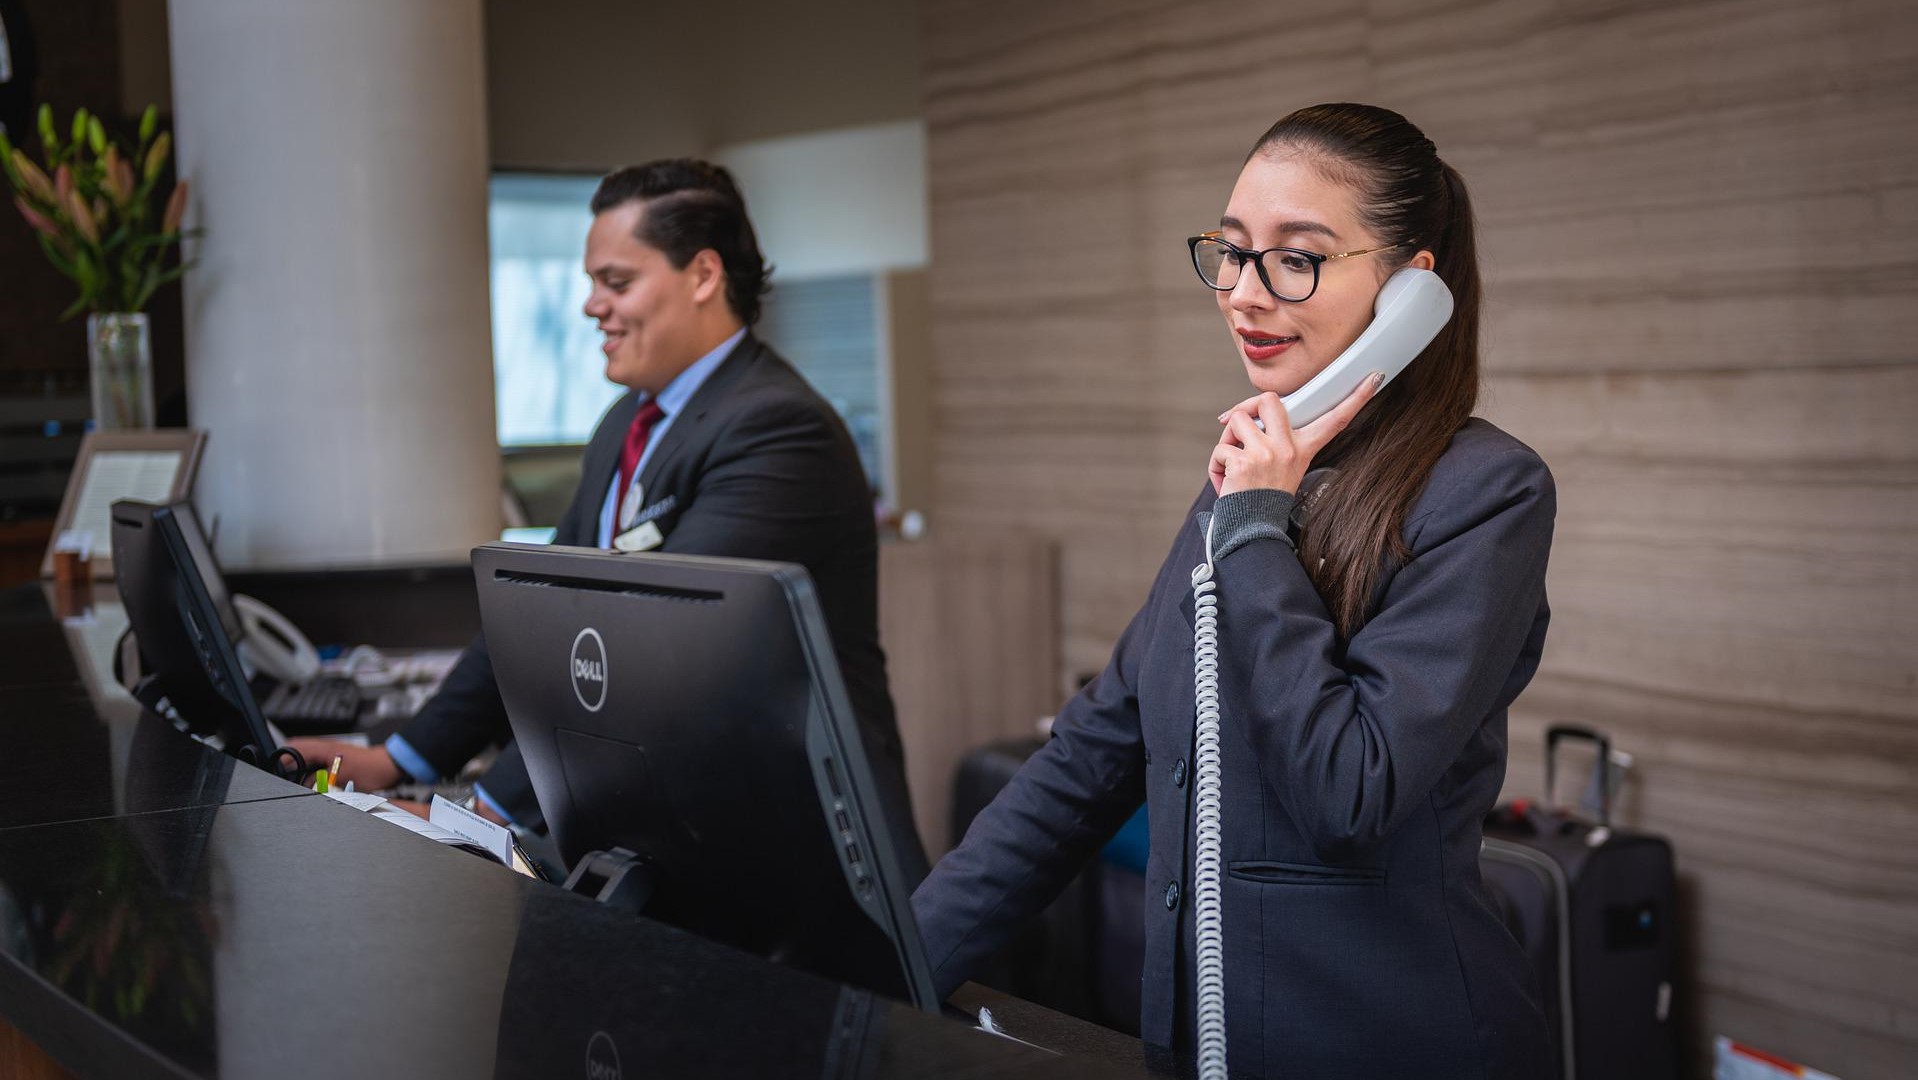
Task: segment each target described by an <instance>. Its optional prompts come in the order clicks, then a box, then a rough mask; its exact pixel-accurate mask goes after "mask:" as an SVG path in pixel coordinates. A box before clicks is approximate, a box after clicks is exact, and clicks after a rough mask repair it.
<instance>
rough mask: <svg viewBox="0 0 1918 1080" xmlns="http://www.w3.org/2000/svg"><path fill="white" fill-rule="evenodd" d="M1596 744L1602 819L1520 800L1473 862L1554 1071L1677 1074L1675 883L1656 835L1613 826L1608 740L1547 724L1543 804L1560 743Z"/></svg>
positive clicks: (1580, 1078) (1600, 1075) (1583, 1078)
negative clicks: (1532, 982)
mask: <svg viewBox="0 0 1918 1080" xmlns="http://www.w3.org/2000/svg"><path fill="white" fill-rule="evenodd" d="M1567 739H1572V740H1584V741H1589V742H1593V743H1596V744H1597V748H1598V760H1599V762H1600V770H1601V771H1600V781H1599V783H1598V784H1597V788H1598V820H1597V821H1596V822H1592V821H1586V820H1584V819H1582V818H1578V817H1574V816H1572V815H1571V814H1570V813H1568V812H1567V811H1565V810H1563V809H1560V808H1558V807H1541V806H1538V805H1534V804H1531V803H1529V802H1528V801H1527V800H1523V799H1519V800H1514V801H1513V802H1512V803H1510V804H1508V805H1505V806H1501V807H1499V808H1498V809H1496V810H1494V811H1493V812H1492V813H1491V815H1490V816H1488V817H1487V818H1486V821H1485V847H1484V849H1483V851H1482V852H1481V854H1480V858H1479V868H1480V871H1481V873H1482V874H1483V876H1484V878H1485V884H1486V887H1487V890H1488V891H1489V892H1491V894H1492V897H1493V900H1494V902H1496V903H1497V904H1498V906H1499V907H1500V909H1501V912H1502V914H1503V915H1504V916H1505V919H1506V924H1507V925H1508V926H1510V927H1511V929H1512V933H1513V935H1514V936H1516V937H1517V938H1518V940H1519V943H1520V944H1521V945H1523V946H1524V947H1525V952H1526V955H1528V956H1529V957H1531V959H1532V962H1533V965H1534V968H1535V970H1536V972H1537V974H1538V981H1539V987H1540V989H1541V990H1542V991H1543V993H1544V997H1545V1010H1546V1015H1547V1019H1548V1020H1549V1021H1550V1023H1551V1025H1552V1029H1553V1034H1554V1036H1555V1038H1556V1041H1557V1046H1558V1049H1559V1052H1560V1053H1559V1059H1560V1067H1559V1074H1558V1075H1559V1080H1672V1078H1675V1077H1677V1075H1678V1072H1679V1051H1678V1031H1677V1025H1676V1023H1675V1022H1674V1019H1673V1015H1672V1011H1673V1000H1672V996H1673V994H1674V993H1675V990H1676V979H1677V967H1678V920H1677V910H1676V897H1677V882H1676V877H1675V875H1674V872H1673V869H1672V847H1671V844H1670V843H1669V842H1667V841H1666V840H1665V839H1664V838H1663V837H1661V836H1655V835H1652V834H1650V833H1643V832H1635V831H1633V830H1630V829H1622V828H1614V827H1613V826H1612V824H1611V790H1610V789H1611V784H1610V783H1609V782H1608V780H1607V778H1606V777H1605V771H1606V770H1608V769H1609V764H1608V763H1609V761H1610V758H1611V742H1610V740H1609V739H1607V738H1606V737H1605V736H1603V735H1600V734H1598V733H1597V732H1594V731H1589V730H1587V729H1584V728H1576V727H1568V726H1556V727H1552V728H1549V729H1547V731H1546V733H1545V794H1546V799H1547V800H1548V801H1549V800H1550V799H1551V797H1552V785H1553V779H1554V773H1555V772H1556V764H1557V762H1556V758H1557V751H1558V744H1559V743H1560V742H1562V741H1565V740H1567Z"/></svg>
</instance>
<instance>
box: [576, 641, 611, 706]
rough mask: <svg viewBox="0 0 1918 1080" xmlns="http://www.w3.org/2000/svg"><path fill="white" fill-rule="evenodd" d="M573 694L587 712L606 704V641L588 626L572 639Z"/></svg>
mask: <svg viewBox="0 0 1918 1080" xmlns="http://www.w3.org/2000/svg"><path fill="white" fill-rule="evenodd" d="M573 694H574V696H576V697H578V698H579V703H580V704H581V705H584V706H586V711H587V712H598V711H599V709H600V706H602V705H604V704H606V643H605V642H604V641H601V640H600V639H599V631H597V630H595V629H593V628H592V627H590V626H589V627H587V628H586V629H584V630H581V631H580V632H579V636H578V637H576V638H574V639H573Z"/></svg>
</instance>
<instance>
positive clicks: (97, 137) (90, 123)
mask: <svg viewBox="0 0 1918 1080" xmlns="http://www.w3.org/2000/svg"><path fill="white" fill-rule="evenodd" d="M87 145H88V146H90V147H92V148H93V152H94V153H95V154H96V155H97V154H104V153H106V152H107V129H106V128H105V127H103V126H102V125H101V124H100V118H99V117H97V116H89V117H87Z"/></svg>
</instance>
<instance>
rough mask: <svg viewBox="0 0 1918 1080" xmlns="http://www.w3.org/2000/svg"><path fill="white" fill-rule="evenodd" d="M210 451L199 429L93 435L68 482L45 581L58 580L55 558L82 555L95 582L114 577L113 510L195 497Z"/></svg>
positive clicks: (43, 566)
mask: <svg viewBox="0 0 1918 1080" xmlns="http://www.w3.org/2000/svg"><path fill="white" fill-rule="evenodd" d="M205 446H206V432H204V431H198V430H195V429H193V428H161V429H156V430H153V431H90V432H88V433H87V436H86V438H84V439H82V440H81V441H80V454H79V456H78V457H76V458H75V459H74V461H73V475H72V476H70V477H68V478H67V494H66V497H65V498H63V499H61V500H60V516H59V517H58V518H57V519H55V521H54V523H53V539H52V540H51V541H49V542H48V544H47V553H46V555H45V556H44V557H43V558H42V559H41V560H40V576H41V577H53V576H54V573H53V562H54V552H56V551H59V550H78V551H82V552H84V553H85V557H86V559H87V564H88V567H89V569H90V572H91V574H92V576H93V578H94V579H96V580H98V579H100V578H110V577H112V576H113V536H112V530H113V524H112V520H111V518H110V517H109V514H108V510H109V508H110V507H111V506H112V505H113V504H114V503H115V502H116V501H118V500H120V499H140V500H142V501H144V502H172V501H173V500H176V499H184V498H186V497H187V496H189V495H191V494H192V493H193V477H194V474H195V473H197V472H198V471H199V468H200V452H201V450H202V449H203V448H204V447H205Z"/></svg>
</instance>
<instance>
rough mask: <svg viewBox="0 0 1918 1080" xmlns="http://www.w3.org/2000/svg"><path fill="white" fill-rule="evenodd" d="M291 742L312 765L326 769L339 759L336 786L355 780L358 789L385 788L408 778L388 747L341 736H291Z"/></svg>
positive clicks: (334, 783)
mask: <svg viewBox="0 0 1918 1080" xmlns="http://www.w3.org/2000/svg"><path fill="white" fill-rule="evenodd" d="M287 745H288V746H291V747H292V748H293V749H295V750H298V751H299V752H300V756H301V757H303V758H305V759H306V763H307V764H308V765H310V766H316V767H318V768H322V769H324V768H326V767H327V766H329V765H331V764H333V759H334V758H335V757H337V758H339V759H340V771H339V774H338V775H337V776H335V777H333V785H334V786H335V787H342V788H343V787H345V786H346V782H347V781H348V780H351V781H353V787H354V789H355V790H356V791H385V790H386V789H388V788H390V787H392V786H393V785H395V784H397V783H399V782H400V781H402V780H404V779H406V774H405V773H403V772H401V771H400V767H399V765H397V764H396V763H395V762H394V761H393V755H391V754H389V753H387V752H386V747H384V746H354V745H353V744H351V743H343V742H340V741H339V740H337V739H313V738H306V739H288V740H287Z"/></svg>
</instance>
